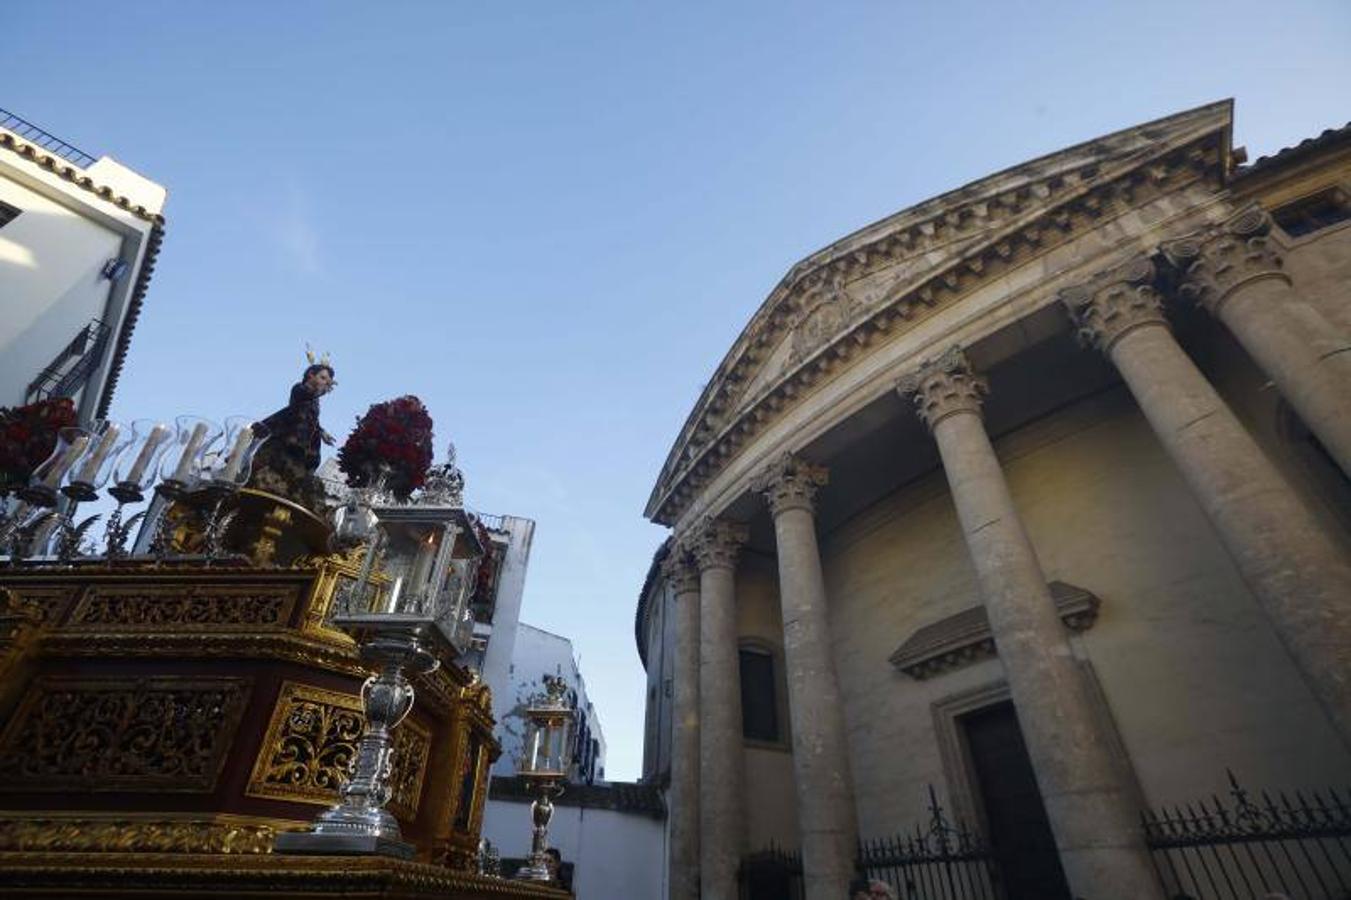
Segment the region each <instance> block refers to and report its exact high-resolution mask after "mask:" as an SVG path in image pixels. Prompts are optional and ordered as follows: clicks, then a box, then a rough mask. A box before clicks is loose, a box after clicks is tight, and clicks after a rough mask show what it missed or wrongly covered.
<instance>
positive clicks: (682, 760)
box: [667, 550, 699, 900]
mask: <svg viewBox="0 0 1351 900" xmlns="http://www.w3.org/2000/svg"><path fill="white" fill-rule="evenodd" d="M677 552H679V551H678V550H672V553H677ZM673 568H677V567H673ZM678 568H688V564H686V565H684V566H680V567H678ZM674 584H675V602H674V603H673V610H672V611H673V613H674V615H675V666H674V669H675V671H674V676H673V677H674V685H673V690H672V693H673V694H674V697H673V701H674V703H673V707H674V708H673V710H672V717H671V719H672V721H671V788H670V791H669V797H670V809H669V810H668V812H667V815H668V816H669V829H670V842H671V844H670V892H669V897H670V900H699V583H698V581H697V580H695V578H694V577H693V574H692V572H684V573H680V574H679V575H678V577H676V578H675V579H674Z"/></svg>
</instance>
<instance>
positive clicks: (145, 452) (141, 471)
mask: <svg viewBox="0 0 1351 900" xmlns="http://www.w3.org/2000/svg"><path fill="white" fill-rule="evenodd" d="M168 433H169V429H168V428H165V427H164V426H163V425H156V426H155V427H154V428H152V429H150V435H149V436H148V437H147V438H146V439H145V446H143V447H141V452H140V453H138V454H137V455H136V462H134V463H132V464H131V471H130V472H128V473H127V479H126V480H127V481H128V482H129V483H131V484H140V483H141V479H142V478H143V477H144V476H145V470H146V469H147V468H148V467H149V466H150V460H151V459H153V458H154V456H155V451H156V450H157V449H159V445H160V444H162V443H164V438H165V436H166V435H167V434H168Z"/></svg>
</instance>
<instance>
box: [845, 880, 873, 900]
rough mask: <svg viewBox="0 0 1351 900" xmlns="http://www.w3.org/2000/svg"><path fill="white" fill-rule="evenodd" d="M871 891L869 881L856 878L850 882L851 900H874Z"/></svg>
mask: <svg viewBox="0 0 1351 900" xmlns="http://www.w3.org/2000/svg"><path fill="white" fill-rule="evenodd" d="M869 890H870V888H869V887H868V879H866V878H855V879H854V880H853V881H851V882H849V900H872V898H871V896H869Z"/></svg>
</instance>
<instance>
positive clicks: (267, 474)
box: [249, 382, 325, 513]
mask: <svg viewBox="0 0 1351 900" xmlns="http://www.w3.org/2000/svg"><path fill="white" fill-rule="evenodd" d="M253 427H254V430H255V431H256V432H259V433H262V434H266V435H267V441H266V442H265V443H264V444H263V446H261V447H259V448H258V453H257V455H256V456H255V457H254V460H253V474H252V475H251V476H250V478H249V487H252V488H257V489H259V490H263V491H267V492H268V493H272V494H276V495H278V496H280V497H285V498H286V499H287V500H291V501H294V502H295V503H299V504H300V505H301V506H304V507H306V508H308V509H310V510H312V511H314V512H318V513H322V511H323V509H324V499H325V498H324V486H323V483H322V482H321V481H320V480H319V479H318V478H316V477H315V475H314V471H315V470H316V469H318V468H319V446H320V444H321V442H322V439H323V433H324V432H323V429H322V428H320V427H319V397H318V396H317V395H316V394H315V393H314V392H313V391H311V390H310V389H309V388H308V387H306V386H305V384H304V383H303V382H302V383H300V384H295V385H292V386H291V401H290V402H289V403H288V404H287V405H286V406H284V407H283V408H281V409H279V410H277V411H276V412H274V413H273V414H272V415H270V416H268V417H267V418H266V419H263V420H262V421H261V422H256V423H254V426H253Z"/></svg>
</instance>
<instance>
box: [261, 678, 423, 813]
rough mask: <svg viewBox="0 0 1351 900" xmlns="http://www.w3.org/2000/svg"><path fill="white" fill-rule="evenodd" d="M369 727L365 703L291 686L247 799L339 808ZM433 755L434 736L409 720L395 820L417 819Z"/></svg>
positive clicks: (400, 750)
mask: <svg viewBox="0 0 1351 900" xmlns="http://www.w3.org/2000/svg"><path fill="white" fill-rule="evenodd" d="M365 723H366V720H365V716H364V715H363V714H362V710H361V698H360V697H358V696H356V695H353V694H344V693H340V692H338V691H328V690H323V689H322V688H315V687H310V686H309V685H304V684H297V683H295V682H290V681H288V682H286V683H285V684H283V685H282V689H281V693H280V694H279V695H278V697H277V705H276V706H275V707H273V710H272V719H271V721H270V722H269V723H268V728H267V735H266V736H265V737H264V738H263V744H262V749H261V750H260V751H259V753H258V758H257V760H256V761H255V762H254V766H253V774H252V776H251V777H250V779H249V786H248V790H247V792H246V793H248V794H249V795H250V796H253V797H268V798H271V799H275V800H290V801H293V802H297V803H313V804H316V805H321V806H328V805H330V804H332V803H336V802H337V801H338V790H339V788H341V787H342V785H344V784H346V783H347V779H348V777H349V774H350V770H351V766H352V762H353V760H355V758H356V753H357V743H358V742H359V741H360V739H361V730H362V728H363V727H364V726H365ZM430 753H431V734H430V732H428V731H427V729H426V728H425V727H423V726H422V725H421V724H419V723H418V722H416V721H413V720H411V719H405V720H404V722H403V723H402V724H401V725H399V727H398V728H396V729H395V731H394V758H393V795H392V796H391V798H390V802H389V808H390V810H391V811H393V812H394V813H395V814H396V815H398V816H401V817H403V818H409V819H411V818H413V817H414V816H415V815H416V811H417V805H418V801H419V799H420V797H421V794H422V783H423V780H424V777H425V775H426V770H427V761H428V759H429V757H430Z"/></svg>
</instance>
